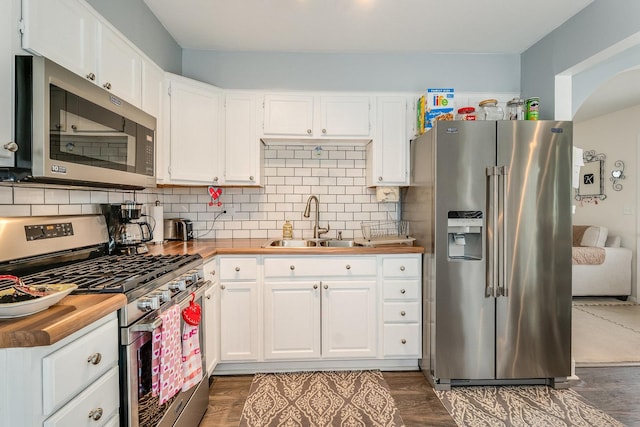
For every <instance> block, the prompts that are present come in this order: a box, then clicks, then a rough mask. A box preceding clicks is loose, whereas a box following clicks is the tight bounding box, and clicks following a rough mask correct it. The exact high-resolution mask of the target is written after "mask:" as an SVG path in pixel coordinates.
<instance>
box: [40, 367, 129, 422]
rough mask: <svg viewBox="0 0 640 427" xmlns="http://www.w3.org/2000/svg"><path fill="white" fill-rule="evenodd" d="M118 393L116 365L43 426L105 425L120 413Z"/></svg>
mask: <svg viewBox="0 0 640 427" xmlns="http://www.w3.org/2000/svg"><path fill="white" fill-rule="evenodd" d="M118 393H119V386H118V367H117V366H114V367H113V368H112V369H111V370H110V371H108V372H107V373H106V374H105V375H103V376H102V377H101V378H100V379H98V381H96V382H94V383H93V385H92V386H91V387H89V388H87V389H86V390H85V391H83V392H82V393H81V394H80V395H79V396H78V397H76V398H75V399H73V400H72V401H71V402H69V403H68V404H66V405H65V406H63V407H62V409H60V410H59V411H58V412H56V413H55V414H53V415H52V416H51V417H49V419H47V420H46V421H45V422H44V424H43V426H44V427H58V426H74V427H83V426H87V427H98V426H103V425H105V424H107V422H110V421H112V419H113V416H114V414H117V413H118V406H119V404H118V401H119V397H118ZM91 414H93V417H92V415H91ZM95 418H98V419H97V420H96V419H95Z"/></svg>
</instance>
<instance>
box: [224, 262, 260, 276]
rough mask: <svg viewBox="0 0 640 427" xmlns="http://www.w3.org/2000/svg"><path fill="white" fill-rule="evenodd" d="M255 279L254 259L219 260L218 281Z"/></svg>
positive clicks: (256, 266)
mask: <svg viewBox="0 0 640 427" xmlns="http://www.w3.org/2000/svg"><path fill="white" fill-rule="evenodd" d="M257 277H258V260H257V259H256V258H220V280H255V279H256V278H257Z"/></svg>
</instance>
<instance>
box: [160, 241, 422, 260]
mask: <svg viewBox="0 0 640 427" xmlns="http://www.w3.org/2000/svg"><path fill="white" fill-rule="evenodd" d="M268 241H269V239H197V240H189V241H187V242H181V241H171V242H165V243H164V244H162V245H149V253H150V254H155V255H171V254H191V253H198V254H200V255H202V257H203V258H205V259H207V258H211V257H213V256H215V255H379V254H416V253H418V254H421V253H423V252H424V248H423V247H422V246H407V245H387V246H379V247H364V246H355V247H352V248H325V247H320V248H314V247H311V248H308V247H307V248H283V247H276V248H263V247H262V245H264V244H265V243H266V242H268Z"/></svg>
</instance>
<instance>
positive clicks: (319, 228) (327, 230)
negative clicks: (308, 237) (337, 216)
mask: <svg viewBox="0 0 640 427" xmlns="http://www.w3.org/2000/svg"><path fill="white" fill-rule="evenodd" d="M329 230H331V227H330V226H329V224H327V228H322V227H318V237H320V235H321V234H326V233H328V232H329Z"/></svg>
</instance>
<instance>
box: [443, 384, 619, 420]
mask: <svg viewBox="0 0 640 427" xmlns="http://www.w3.org/2000/svg"><path fill="white" fill-rule="evenodd" d="M436 394H437V395H438V397H439V398H440V400H441V401H442V404H443V405H444V407H445V408H447V411H448V412H449V414H450V415H451V416H452V417H453V419H454V421H455V422H456V424H457V425H458V426H474V427H482V426H491V427H493V426H500V427H502V426H504V427H510V426H514V427H515V426H541V427H542V426H545V427H556V426H557V427H559V426H593V427H614V426H615V427H624V424H622V423H620V422H618V421H616V420H615V419H613V418H611V417H610V416H609V415H607V414H605V413H604V412H602V411H601V410H599V409H597V408H594V407H593V406H591V405H590V404H589V403H587V402H586V401H585V400H584V399H583V398H582V397H581V396H580V395H579V394H578V393H576V392H575V391H573V390H554V389H552V388H550V387H546V386H500V387H493V386H482V387H454V388H452V390H450V391H436Z"/></svg>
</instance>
